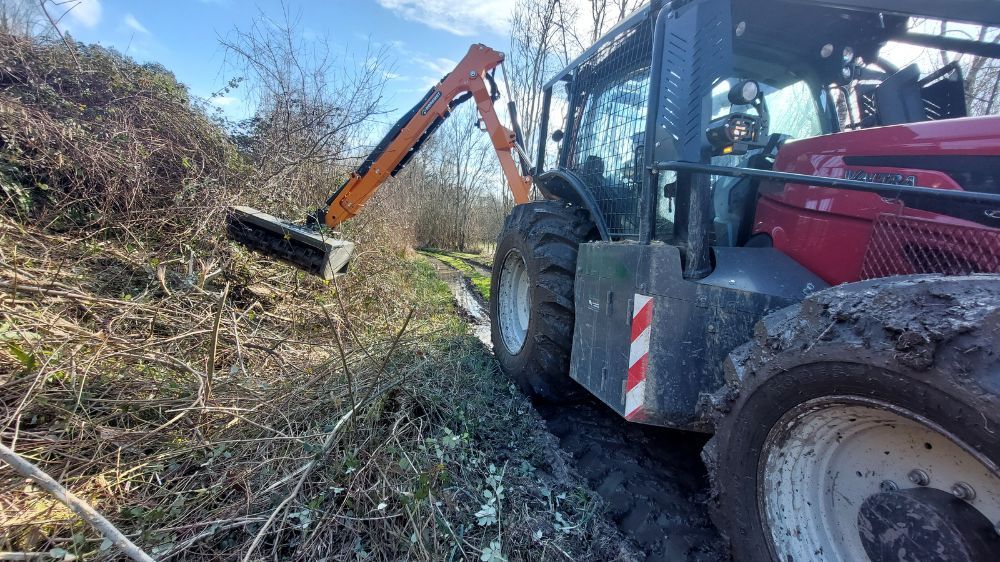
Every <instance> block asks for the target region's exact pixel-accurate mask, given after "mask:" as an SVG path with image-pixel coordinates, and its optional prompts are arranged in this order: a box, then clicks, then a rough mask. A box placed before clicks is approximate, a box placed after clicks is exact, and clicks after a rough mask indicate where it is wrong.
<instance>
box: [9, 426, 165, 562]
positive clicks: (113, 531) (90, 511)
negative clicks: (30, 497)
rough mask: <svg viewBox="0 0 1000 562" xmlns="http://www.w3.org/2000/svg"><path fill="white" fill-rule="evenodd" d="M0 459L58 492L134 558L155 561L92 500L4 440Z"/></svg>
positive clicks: (41, 484) (73, 508)
mask: <svg viewBox="0 0 1000 562" xmlns="http://www.w3.org/2000/svg"><path fill="white" fill-rule="evenodd" d="M0 460H3V461H4V462H6V463H7V464H9V465H10V467H11V468H13V469H14V470H15V471H17V473H18V474H20V475H21V476H24V477H25V478H30V479H31V480H34V481H35V482H36V483H37V484H38V485H39V486H41V487H42V488H44V489H45V491H47V492H48V493H50V494H52V495H53V496H55V498H56V499H57V500H59V501H60V502H62V503H63V504H64V505H65V506H66V507H68V508H70V509H71V510H73V513H76V514H77V515H79V516H80V517H81V518H82V519H83V520H84V521H86V522H87V523H89V524H90V525H91V526H92V527H93V528H95V529H97V531H98V532H99V533H101V535H103V536H104V538H106V539H108V540H110V541H111V542H112V543H113V544H114V545H115V546H117V547H118V548H120V549H121V550H122V552H124V553H125V555H126V556H128V557H129V558H131V559H132V560H135V561H137V562H155V561H154V560H153V558H152V557H151V556H150V555H148V554H146V553H145V552H143V550H142V549H141V548H139V547H138V546H136V545H135V544H134V543H133V542H132V541H130V540H128V537H126V536H125V535H123V534H122V532H121V531H119V530H118V528H117V527H115V526H114V525H112V524H111V522H110V521H108V520H107V519H105V518H104V516H103V515H101V514H100V513H98V512H97V510H95V509H94V508H93V507H91V506H90V504H89V503H87V502H85V501H83V500H81V499H80V498H78V497H76V496H75V495H73V494H72V493H71V492H70V491H69V490H67V489H66V488H64V487H63V486H62V484H60V483H59V482H56V480H55V478H52V477H51V476H49V475H48V474H46V473H45V472H43V471H42V470H41V469H40V468H38V467H37V466H35V465H33V464H31V463H30V462H28V461H27V460H25V459H24V458H23V457H21V455H18V454H17V453H15V452H14V451H12V450H10V448H8V447H7V446H6V445H4V444H2V443H0Z"/></svg>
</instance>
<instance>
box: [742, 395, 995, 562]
mask: <svg viewBox="0 0 1000 562" xmlns="http://www.w3.org/2000/svg"><path fill="white" fill-rule="evenodd" d="M760 463H761V466H760V467H759V469H758V473H759V474H760V475H761V479H760V480H758V494H759V495H758V501H759V508H760V511H761V515H762V516H763V519H764V521H765V525H766V532H768V534H769V535H770V537H771V547H772V549H773V550H772V555H773V557H774V558H775V559H777V560H817V561H828V562H833V561H836V560H859V561H861V560H868V559H871V560H873V561H876V562H878V561H881V560H892V561H893V562H901V561H910V560H913V561H917V560H919V561H921V562H923V561H924V560H950V559H951V558H948V557H949V556H951V553H952V552H955V553H957V552H964V553H965V554H966V555H967V556H966V557H965V558H956V560H967V561H970V562H972V561H976V562H978V561H979V560H997V559H998V558H997V556H996V552H997V549H998V548H1000V544H998V541H1000V537H991V538H990V539H989V540H990V541H992V542H989V543H988V545H989V548H990V549H992V550H991V551H987V552H992V557H987V558H985V559H984V558H981V555H982V552H983V551H982V549H981V547H980V546H977V544H979V543H977V542H976V541H977V540H980V539H979V538H977V537H980V534H979V533H980V529H981V528H986V529H987V530H988V531H989V532H993V525H992V524H990V523H989V522H990V521H1000V477H998V475H1000V472H998V471H997V470H996V468H994V467H993V466H992V463H990V462H989V461H987V460H986V459H984V458H983V457H982V456H979V455H978V454H976V453H975V452H974V450H973V449H972V448H970V447H968V446H967V445H966V444H964V443H963V442H962V441H961V439H960V438H958V437H957V436H955V435H953V434H951V433H949V432H947V431H944V430H943V429H942V428H940V427H939V426H936V425H935V424H933V423H931V422H930V421H929V420H926V419H924V418H922V417H920V416H918V415H916V414H914V413H912V412H909V411H906V410H903V409H901V408H898V407H896V406H893V405H890V404H887V403H885V402H880V401H876V400H870V399H864V398H859V397H847V396H843V397H838V396H830V397H825V398H821V399H816V400H813V401H809V402H806V403H804V404H801V405H799V406H797V407H796V408H793V409H792V410H790V411H789V412H787V413H786V414H785V415H784V416H782V418H781V419H780V420H779V421H778V422H777V423H776V424H775V425H774V426H773V427H772V430H771V432H770V433H769V435H768V437H767V440H766V442H765V444H764V452H763V454H762V456H761V459H760ZM946 500H947V501H946ZM956 502H957V503H961V504H964V506H958V507H956V506H955V505H953V504H955V503H956ZM969 510H972V511H971V512H970V511H969ZM972 512H975V517H974V516H973V515H971V513H972ZM911 516H912V517H913V518H914V519H913V520H911V519H909V517H911ZM927 517H932V518H934V520H935V521H938V520H940V521H942V522H943V525H942V526H941V528H940V529H937V528H936V525H937V523H929V521H930V519H927ZM984 521H985V523H984ZM859 525H866V526H867V530H866V531H864V532H862V531H861V529H860V528H859ZM924 526H926V527H927V528H926V529H924V528H923V527H924ZM934 533H939V535H934ZM932 535H934V536H932ZM863 536H864V537H868V538H867V539H864V538H863ZM873 537H874V538H873ZM917 539H919V541H917V542H919V543H920V544H924V545H925V546H926V547H927V550H926V551H925V550H921V548H923V547H919V548H918V546H917V545H916V543H914V541H916V540H917ZM982 540H985V539H982ZM887 541H888V542H887ZM892 541H899V544H896V543H893V542H892ZM963 541H964V542H963ZM970 541H971V542H970ZM935 542H936V543H938V544H939V545H940V544H951V543H962V544H964V545H965V546H964V547H963V548H964V550H961V551H960V550H958V549H954V548H952V549H949V550H948V551H944V554H940V552H941V551H940V550H938V548H939V547H938V546H928V545H931V544H932V543H935ZM883 543H886V544H888V546H886V545H885V544H883ZM911 543H912V544H911ZM883 547H884V548H883ZM895 547H899V548H897V549H895V550H894V548H895ZM928 552H930V553H933V552H938V554H935V555H933V556H929V555H928V554H927V553H928ZM913 553H919V554H913ZM911 554H912V556H911ZM928 556H929V557H928ZM977 556H980V558H977Z"/></svg>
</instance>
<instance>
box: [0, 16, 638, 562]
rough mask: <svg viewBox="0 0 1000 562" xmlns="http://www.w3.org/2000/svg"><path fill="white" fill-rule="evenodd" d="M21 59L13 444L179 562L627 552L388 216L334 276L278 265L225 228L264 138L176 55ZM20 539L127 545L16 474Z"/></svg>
mask: <svg viewBox="0 0 1000 562" xmlns="http://www.w3.org/2000/svg"><path fill="white" fill-rule="evenodd" d="M0 53H2V55H0V185H2V187H3V195H4V197H3V202H2V205H0V207H2V214H0V442H2V443H3V444H4V445H6V446H8V447H10V448H11V449H13V450H15V451H16V452H17V453H18V454H19V455H21V456H23V457H25V458H27V459H29V460H31V461H32V462H33V463H35V464H37V465H38V466H39V467H41V468H42V469H44V470H45V471H46V472H47V473H48V474H50V475H52V476H53V477H54V478H55V479H56V480H58V481H59V482H60V483H62V484H63V485H64V486H66V487H67V488H68V489H69V490H70V491H71V492H73V493H74V494H76V495H77V496H78V497H80V498H82V499H84V500H85V501H87V502H89V503H90V504H91V505H93V506H94V507H95V508H97V509H98V510H99V511H100V512H102V513H103V514H104V515H106V516H107V517H108V518H109V519H110V520H111V521H112V522H113V523H114V524H115V525H116V526H117V527H118V528H119V529H121V530H122V532H123V533H125V535H127V536H128V538H129V539H131V540H132V541H134V542H135V543H136V544H138V545H139V546H140V547H142V548H144V549H145V550H146V551H147V552H149V553H150V554H152V555H153V556H154V557H155V558H157V559H175V560H178V559H185V560H196V559H197V560H241V559H242V560H262V559H271V560H321V559H328V560H354V559H357V560H399V559H424V560H448V559H451V560H461V559H465V560H471V559H480V560H493V561H497V560H523V559H555V560H557V559H563V558H569V559H583V560H586V559H594V560H596V559H601V560H603V559H615V558H628V556H629V552H630V551H629V547H628V546H627V545H623V544H622V543H621V538H620V536H619V535H618V534H617V532H616V531H614V530H613V529H612V528H610V527H609V526H608V524H607V523H606V522H605V521H604V520H603V519H602V518H601V517H599V516H598V512H599V505H598V501H597V500H596V499H595V497H594V496H593V495H592V494H591V492H589V491H588V490H587V489H586V488H585V487H583V486H582V485H581V484H580V480H579V479H578V478H577V477H576V476H575V475H574V474H573V473H572V472H571V471H569V470H568V469H567V468H566V466H565V465H564V463H563V457H562V453H560V452H559V449H558V447H557V445H556V443H555V441H554V439H553V438H552V437H551V436H550V435H549V434H547V433H546V432H544V429H543V424H542V422H541V421H540V419H539V418H538V417H537V414H535V413H534V411H533V410H532V409H531V406H530V404H529V403H527V402H526V401H525V400H524V398H523V397H522V396H521V395H520V394H518V393H517V392H516V391H514V390H513V389H512V388H511V387H510V385H509V384H508V383H507V382H506V381H505V380H503V379H502V378H500V377H499V373H498V371H497V370H496V368H495V366H494V364H493V362H492V359H491V358H490V357H489V356H488V355H487V354H485V353H483V350H482V348H481V347H480V344H479V343H478V342H477V341H476V340H475V339H474V338H472V337H471V336H469V335H468V334H467V332H466V328H465V326H464V325H463V324H462V323H461V322H460V321H459V320H458V319H457V318H456V316H455V315H454V311H453V308H452V303H451V296H450V293H449V292H448V290H447V288H446V287H444V286H443V285H442V284H441V283H440V282H439V281H438V280H437V279H436V278H435V277H434V273H433V270H432V268H431V267H430V266H429V265H427V264H426V263H423V262H421V261H420V260H419V259H416V258H414V257H413V256H412V255H409V254H407V253H406V252H403V251H401V250H399V245H398V240H395V241H394V237H393V235H392V228H391V226H392V225H391V224H387V223H386V221H385V220H383V219H380V218H379V217H384V216H387V215H386V214H385V213H379V212H375V213H369V214H368V217H369V218H368V219H366V218H365V217H360V220H358V221H355V223H354V224H353V225H352V226H351V228H352V229H353V233H352V234H353V235H354V236H353V237H354V238H355V239H356V240H357V241H358V242H359V251H358V253H357V258H356V261H355V263H354V266H353V270H352V273H351V274H350V275H348V276H347V277H344V278H341V279H338V280H337V281H336V282H335V283H332V284H324V283H322V282H320V281H318V280H315V279H312V278H306V277H304V276H302V275H301V274H297V273H295V272H293V271H292V270H291V269H289V268H287V267H284V266H281V265H277V264H272V263H267V262H264V261H262V260H261V259H260V258H259V257H258V256H255V255H250V254H247V253H246V252H244V251H243V250H241V249H240V248H238V247H235V246H233V245H231V244H230V243H228V242H227V241H225V240H223V239H222V238H221V229H220V228H219V226H220V225H219V218H220V217H221V214H222V212H223V210H224V208H225V206H226V205H227V204H231V203H234V202H236V201H238V200H239V201H240V202H243V201H242V200H240V199H239V198H241V197H246V198H248V199H251V202H252V199H253V198H254V197H258V195H255V194H256V193H259V192H255V191H253V185H250V186H246V185H244V184H243V183H242V181H243V178H244V177H245V176H244V169H245V167H246V166H248V165H249V160H248V156H246V155H245V154H243V153H241V152H240V151H239V150H237V149H236V148H235V147H234V145H233V144H232V143H231V142H230V141H229V139H228V138H227V136H226V135H225V133H223V132H222V131H221V130H220V129H218V128H217V127H216V126H215V125H213V124H212V122H211V120H210V119H208V118H206V117H205V116H204V115H203V114H201V113H200V112H199V111H197V110H196V109H195V108H194V107H193V106H192V103H191V100H189V99H187V97H186V93H185V91H184V89H183V87H181V86H179V85H177V84H176V82H175V81H173V79H172V77H170V75H169V74H168V73H166V72H165V71H163V70H162V69H159V68H155V67H145V66H140V65H136V64H135V63H134V62H132V61H130V60H128V59H127V58H124V57H121V56H119V55H116V54H114V53H111V52H108V51H106V50H103V49H100V48H98V47H84V46H80V45H77V46H76V47H75V50H74V52H72V53H70V52H67V51H65V50H64V47H61V43H59V44H57V43H50V42H45V41H39V40H27V39H15V38H12V37H8V36H3V35H0ZM78 65H79V66H78ZM260 197H263V196H260ZM375 204H376V205H377V204H378V203H375ZM390 241H393V243H390ZM0 550H6V551H15V552H25V553H34V554H41V555H48V556H50V557H51V558H53V559H60V558H62V559H70V558H72V557H80V558H84V559H88V560H90V559H95V560H101V559H118V558H120V556H121V553H120V552H118V551H117V550H116V549H115V548H113V547H112V546H111V545H110V543H108V542H106V541H104V540H103V538H102V537H101V536H99V535H98V534H97V533H95V531H93V530H92V529H91V528H89V527H88V526H86V525H85V524H84V523H82V522H81V521H80V520H79V519H78V518H76V517H75V516H74V515H73V514H72V513H71V512H70V511H69V510H68V509H66V508H65V507H64V506H63V505H62V504H60V503H59V502H57V501H55V500H54V499H53V498H52V497H51V496H49V495H48V494H47V493H45V492H44V491H42V490H41V489H40V488H39V487H37V486H36V485H34V484H32V483H31V482H30V481H27V480H25V479H24V478H22V477H20V476H18V475H16V474H15V473H14V472H13V471H11V470H10V469H9V467H7V466H3V467H0Z"/></svg>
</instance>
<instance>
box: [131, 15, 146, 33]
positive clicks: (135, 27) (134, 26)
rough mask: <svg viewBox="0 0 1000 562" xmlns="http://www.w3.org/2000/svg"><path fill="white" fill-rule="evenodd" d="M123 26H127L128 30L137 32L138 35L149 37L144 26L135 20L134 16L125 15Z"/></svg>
mask: <svg viewBox="0 0 1000 562" xmlns="http://www.w3.org/2000/svg"><path fill="white" fill-rule="evenodd" d="M125 25H126V26H128V27H129V28H130V29H133V30H135V31H138V32H139V33H143V34H146V35H149V30H148V29H146V26H145V25H142V23H141V22H140V21H139V20H137V19H136V18H135V16H133V15H132V14H126V15H125Z"/></svg>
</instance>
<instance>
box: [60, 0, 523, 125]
mask: <svg viewBox="0 0 1000 562" xmlns="http://www.w3.org/2000/svg"><path fill="white" fill-rule="evenodd" d="M287 4H288V7H289V10H290V12H291V13H292V15H293V16H299V17H300V18H301V29H302V33H303V36H304V38H306V39H308V38H310V37H326V38H327V40H328V41H329V43H330V45H331V47H332V48H334V49H337V50H339V51H340V52H353V53H356V54H357V58H358V59H359V60H360V59H363V57H364V55H365V52H366V50H367V48H368V45H369V41H371V42H372V44H373V45H375V46H376V47H378V46H388V51H389V52H390V57H391V59H390V61H389V62H390V63H391V68H392V76H393V78H392V79H391V80H390V82H389V84H388V85H387V89H386V92H385V93H386V96H385V100H386V105H387V107H388V109H394V110H396V111H394V112H393V114H392V115H389V116H387V117H386V119H387V120H388V119H393V118H394V116H395V114H396V113H398V112H401V111H403V110H405V109H408V108H409V107H411V106H412V105H413V104H414V103H415V102H416V100H418V99H419V97H420V95H421V94H422V93H423V92H424V91H426V89H427V88H428V87H429V86H430V84H432V83H434V82H436V81H437V80H438V79H440V78H441V76H443V75H444V74H445V73H446V72H448V71H449V70H450V69H451V67H452V66H453V65H454V64H455V61H457V60H458V59H460V58H461V57H462V55H464V54H465V52H466V50H467V49H468V46H469V45H470V44H472V43H486V44H487V45H490V46H493V47H495V48H497V49H498V50H507V49H508V48H509V43H510V40H509V37H508V35H507V26H508V22H509V18H510V13H511V10H512V8H513V4H514V0H353V1H352V0H327V1H321V0H287ZM259 11H263V12H264V13H266V14H268V15H269V16H272V17H275V18H278V19H280V18H281V4H280V2H279V1H278V0H261V1H259V2H256V3H255V2H249V1H241V0H171V1H166V0H140V1H136V0H133V1H129V0H81V1H80V2H79V3H78V4H76V5H75V6H74V7H73V9H72V10H71V11H70V12H69V13H68V14H67V15H66V16H65V17H64V18H63V19H62V20H61V22H60V25H61V27H63V28H64V29H65V30H67V31H69V32H70V33H71V34H72V35H73V37H74V38H75V39H77V40H79V41H83V42H87V43H100V44H102V45H106V46H112V47H115V48H116V49H118V50H119V51H121V52H124V53H127V54H128V55H130V56H132V57H133V58H135V59H137V60H139V61H141V62H147V61H155V62H159V63H160V64H162V65H163V66H165V67H166V68H168V69H169V70H171V71H173V72H174V74H175V75H176V76H177V78H178V79H179V80H180V81H181V82H183V83H185V84H187V85H188V86H189V88H190V89H191V91H192V93H194V94H196V95H198V96H202V97H208V96H209V95H210V94H212V93H213V92H216V91H218V90H219V89H220V88H221V87H222V86H224V85H225V84H226V82H227V81H228V80H229V79H230V78H232V77H233V76H232V74H231V71H226V70H224V69H223V62H224V60H223V59H224V52H223V50H222V48H221V47H220V45H219V38H220V36H226V35H227V34H228V33H230V32H231V31H232V30H233V29H234V28H235V27H241V28H245V27H247V26H248V25H249V23H250V21H251V19H252V18H253V17H254V16H256V15H257V14H258V13H259ZM214 103H216V104H217V105H219V106H221V107H223V109H224V110H225V111H226V113H227V114H229V115H230V116H232V117H242V116H246V115H247V114H248V113H249V112H250V111H251V110H252V108H249V107H247V104H246V103H244V102H243V100H242V99H241V98H240V92H239V90H238V89H237V90H236V91H234V92H233V93H232V94H230V95H228V96H226V97H222V98H216V99H215V100H214Z"/></svg>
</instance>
